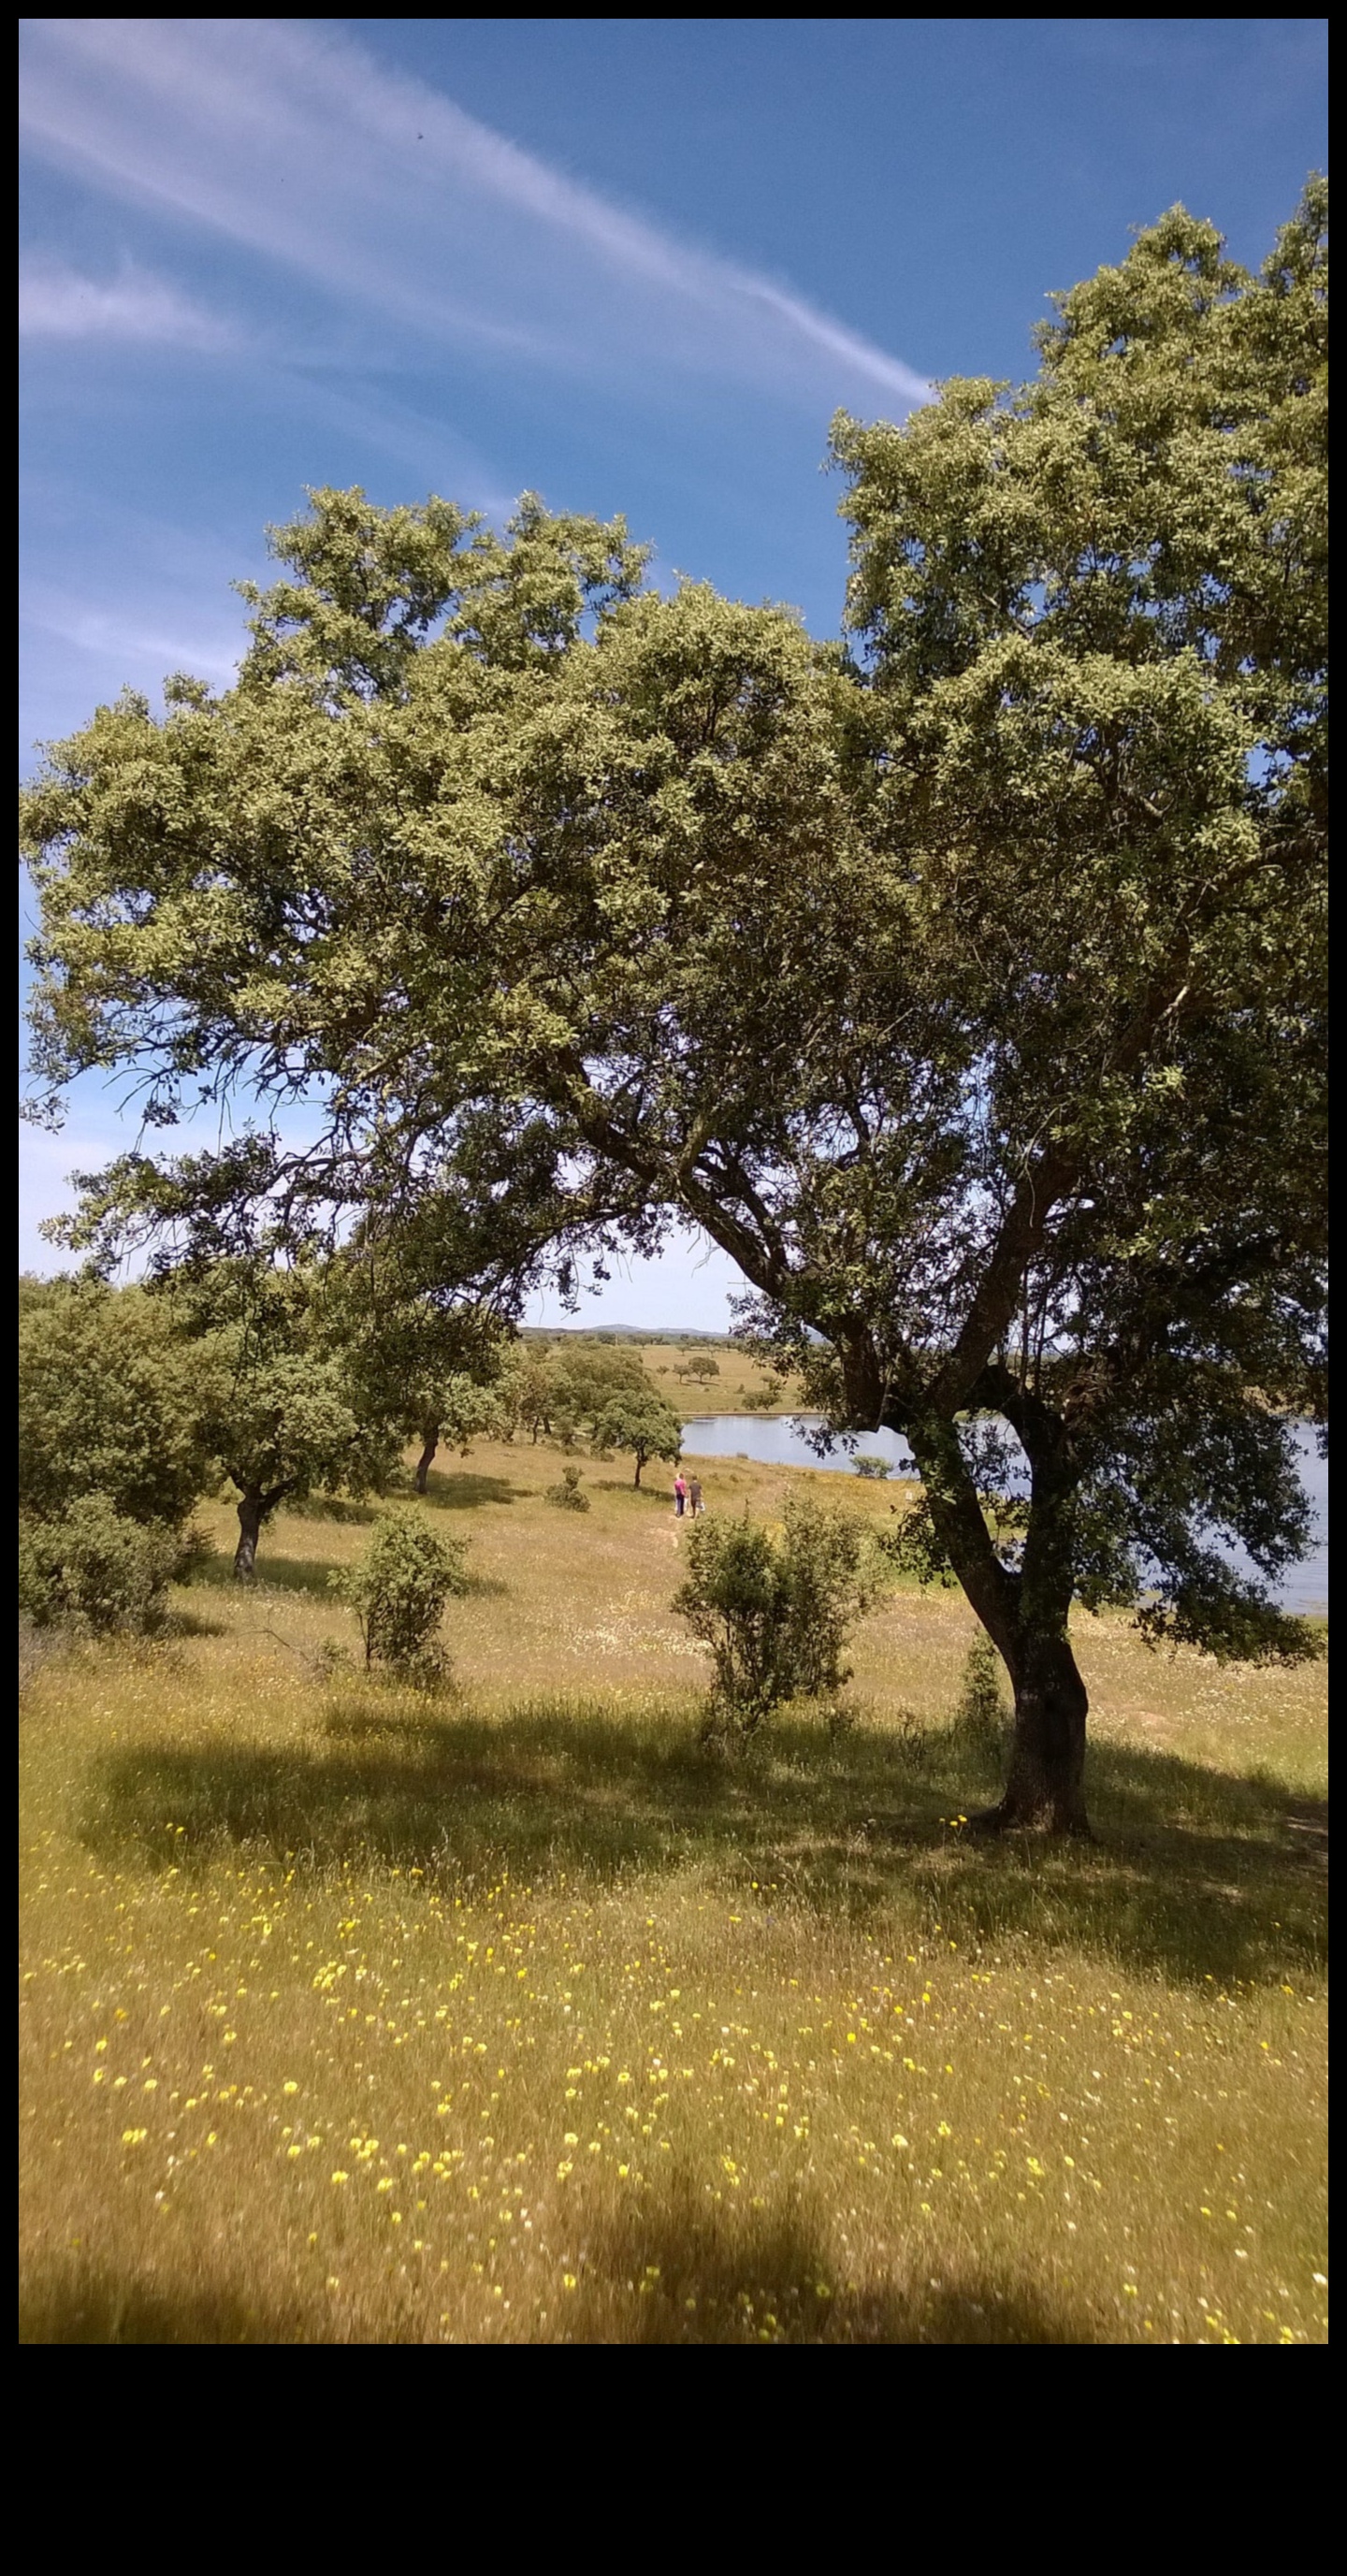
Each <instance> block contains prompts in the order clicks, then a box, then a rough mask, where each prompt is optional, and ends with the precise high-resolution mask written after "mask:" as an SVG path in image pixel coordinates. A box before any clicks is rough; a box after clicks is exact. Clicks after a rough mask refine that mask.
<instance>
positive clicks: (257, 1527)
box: [234, 1494, 263, 1583]
mask: <svg viewBox="0 0 1347 2576" xmlns="http://www.w3.org/2000/svg"><path fill="white" fill-rule="evenodd" d="M262 1519H263V1504H262V1496H261V1495H260V1494H245V1495H244V1496H243V1498H242V1500H241V1502H240V1504H239V1543H238V1546H237V1547H236V1548H235V1550H234V1580H235V1582H236V1583H250V1582H251V1581H252V1576H253V1571H254V1568H255V1566H256V1564H257V1542H258V1540H259V1538H260V1537H261V1535H262Z"/></svg>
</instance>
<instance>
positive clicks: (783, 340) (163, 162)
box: [23, 18, 929, 412]
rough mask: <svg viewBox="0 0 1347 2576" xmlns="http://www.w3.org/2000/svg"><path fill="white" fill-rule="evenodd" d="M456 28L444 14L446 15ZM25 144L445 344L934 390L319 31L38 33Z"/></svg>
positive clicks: (878, 391) (297, 25)
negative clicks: (224, 237)
mask: <svg viewBox="0 0 1347 2576" xmlns="http://www.w3.org/2000/svg"><path fill="white" fill-rule="evenodd" d="M450 23H452V22H450ZM25 58H26V60H25V73H24V85H23V117H24V126H25V132H26V135H27V138H28V140H29V142H30V143H31V144H33V145H35V146H36V147H37V148H39V149H40V150H42V151H43V152H44V153H45V154H47V155H49V156H51V157H54V158H55V159H57V160H58V161H59V162H60V163H62V164H63V165H64V166H65V167H67V168H70V169H75V170H78V171H80V172H81V173H82V174H83V175H84V176H85V177H86V178H93V179H95V180H96V181H98V182H99V183H101V184H102V185H103V186H104V187H105V188H108V189H111V190H113V191H114V192H116V193H118V194H120V195H122V196H123V197H124V198H129V199H132V200H138V201H140V202H141V203H144V204H148V205H150V206H152V207H154V208H157V209H158V210H159V211H160V212H161V213H162V211H163V210H164V209H169V210H171V211H172V212H173V213H174V214H176V215H177V216H178V217H179V218H181V219H184V220H185V221H187V222H189V223H191V224H193V225H198V226H204V227H208V228H210V229H211V230H213V231H215V232H217V233H224V234H225V235H227V236H228V237H229V238H230V239H232V240H233V241H235V242H236V243H238V244H240V245H244V246H246V247H247V248H249V249H251V250H253V251H256V252H260V253H262V254H264V255H266V256H267V257H268V258H270V259H273V260H277V261H280V262H283V263H285V264H286V265H287V266H288V267H290V268H292V269H296V270H298V271H300V272H301V273H302V274H303V275H305V276H306V277H307V278H309V279H310V280H311V281H313V282H315V283H317V284H319V285H320V286H321V287H323V288H324V289H325V290H327V291H328V292H329V293H331V294H335V295H338V296H340V297H342V298H343V299H347V300H349V299H350V298H351V297H352V296H354V297H356V298H358V299H359V300H361V301H362V302H363V303H364V304H365V305H366V306H367V307H368V306H370V305H372V306H374V307H375V308H376V309H377V311H378V313H379V314H380V315H381V316H382V317H383V319H384V321H385V323H387V322H388V321H391V320H393V319H397V320H399V321H400V322H401V323H402V324H403V325H404V326H410V327H411V328H412V329H413V330H415V331H417V332H419V333H421V334H425V335H428V336H430V337H431V338H433V339H436V340H440V341H446V340H447V341H450V342H458V343H460V344H468V345H471V346H475V347H477V348H478V349H479V350H482V351H492V352H494V353H495V354H496V355H497V357H498V358H500V359H501V360H502V361H504V362H507V363H508V362H510V361H516V362H519V363H522V364H525V365H529V366H534V367H537V366H543V367H550V368H554V369H560V370H563V371H567V372H579V371H583V372H585V373H586V374H587V375H589V376H591V377H594V376H596V375H597V376H598V377H599V378H600V379H601V380H603V381H605V382H616V381H627V382H630V381H631V380H633V379H635V380H636V381H637V382H638V383H648V382H649V380H650V377H651V371H652V370H654V371H655V374H656V375H657V376H659V377H661V378H664V379H665V380H667V378H668V376H669V375H670V373H672V374H675V375H684V376H691V377H701V378H707V377H709V378H712V379H715V380H718V381H720V382H728V383H732V384H733V383H738V384H743V385H750V386H754V387H756V388H758V389H759V390H761V391H764V392H768V393H771V394H773V395H775V396H776V397H777V398H779V399H783V400H791V401H794V402H797V403H801V404H805V405H808V406H809V407H811V408H815V409H817V408H819V407H820V406H821V405H827V406H829V407H830V406H831V405H832V404H833V403H836V402H851V403H854V404H856V405H858V406H859V407H862V408H866V409H869V410H873V409H875V408H876V406H883V407H885V408H887V409H890V410H896V411H899V412H906V411H907V410H909V409H910V408H911V407H912V405H913V404H914V403H918V402H921V401H923V400H925V399H926V398H927V395H928V391H929V388H928V387H927V385H926V384H925V382H924V380H923V379H922V378H921V377H920V376H918V375H917V374H915V373H914V372H913V370H912V369H911V368H910V367H907V366H906V365H904V364H903V363H902V361H901V360H899V359H897V358H894V357H891V356H890V355H888V353H887V352H886V351H884V350H882V349H880V348H877V347H876V346H875V345H874V344H873V343H872V342H871V341H869V340H867V339H865V338H864V337H863V336H862V335H861V334H859V333H857V332H854V331H852V330H850V329H849V328H848V327H847V326H846V325H845V324H844V323H842V322H840V321H838V320H837V319H836V318H834V317H833V316H831V315H829V314H827V313H824V312H820V311H819V310H818V309H817V308H816V307H815V306H813V305H812V304H810V303H808V302H807V301H806V300H805V299H804V298H802V297H800V296H798V295H795V294H793V293H792V292H791V291H790V290H789V289H788V288H787V287H786V286H784V285H781V284H779V283H777V282H776V281H774V280H772V279H770V278H767V277H763V276H761V275H759V274H757V273H756V272H754V271H753V270H751V269H748V268H745V267H742V266H739V265H737V264H736V263H734V262H733V261H730V260H726V259H722V258H720V257H718V256H717V255H716V254H715V253H713V252H711V251H708V250H705V249H703V248H700V247H699V246H697V245H696V244H694V243H689V242H685V241H682V240H679V239H678V238H677V237H676V236H675V235H674V234H672V233H671V232H668V231H665V230H662V229H661V228H660V227H658V226H657V225H655V224H653V223H651V222H650V221H648V220H647V219H645V218H644V217H643V216H641V215H639V214H635V213H631V212H628V211H626V210H625V209H623V208H622V207H620V206H617V205H615V204H613V203H611V202H610V201H609V200H608V199H606V198H605V197H603V196H602V195H600V194H599V193H598V192H597V191H596V190H594V189H592V188H590V187H587V186H585V185H583V184H582V183H580V182H578V181H576V180H574V179H571V178H569V177H568V176H566V175H565V174H564V173H563V172H560V171H557V170H555V169H552V168H549V167H548V165H547V164H546V163H544V162H543V161H541V160H539V159H538V158H537V157H536V156H535V155H533V154H531V153H529V152H526V151H523V150H521V149H520V148H519V146H517V145H516V144H513V143H511V142H510V141H509V140H508V139H507V138H506V137H505V136H504V135H501V134H498V133H496V132H495V131H493V130H492V129H491V128H490V127H489V126H486V125H483V124H481V123H480V122H479V121H478V120H477V119H476V118H474V117H471V116H468V115H466V114H465V113H464V112H463V110H462V109H460V108H458V107H457V106H455V104H454V103H453V101H452V100H451V99H449V98H447V97H445V96H443V95H442V94H440V93H439V92H437V91H434V90H432V89H430V88H428V87H427V86H426V85H425V84H424V83H421V82H418V81H414V80H410V79H406V78H403V77H400V76H397V75H394V74H390V73H389V72H387V71H386V70H384V69H383V68H382V67H381V66H380V65H378V64H377V63H376V62H374V61H373V59H372V58H371V57H370V56H368V55H367V54H365V53H364V52H362V51H361V50H360V49H359V48H358V47H357V46H355V45H354V44H352V43H350V42H349V41H347V40H345V39H343V38H339V37H334V36H331V35H329V34H327V33H319V32H318V31H317V29H316V28H315V25H314V22H313V21H311V20H309V21H303V20H301V21H295V20H288V21H286V20H277V19H259V18H250V19H229V18H191V19H181V18H179V19H141V18H41V19H29V20H28V21H26V23H25Z"/></svg>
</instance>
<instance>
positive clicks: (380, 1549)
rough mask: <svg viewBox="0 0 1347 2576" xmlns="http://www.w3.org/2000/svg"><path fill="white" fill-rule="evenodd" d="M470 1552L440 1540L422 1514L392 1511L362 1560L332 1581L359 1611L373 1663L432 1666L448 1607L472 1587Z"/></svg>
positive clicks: (367, 1659)
mask: <svg viewBox="0 0 1347 2576" xmlns="http://www.w3.org/2000/svg"><path fill="white" fill-rule="evenodd" d="M465 1553H466V1551H465V1549H464V1547H463V1544H462V1541H461V1540H459V1539H446V1538H441V1537H439V1536H438V1534H437V1533H436V1532H435V1531H434V1530H432V1529H429V1528H428V1527H427V1525H426V1523H425V1522H424V1521H423V1520H422V1519H421V1517H420V1514H419V1513H417V1512H390V1513H389V1514H388V1515H387V1517H386V1518H385V1519H384V1520H383V1521H381V1523H380V1525H379V1527H378V1529H377V1530H376V1531H375V1533H374V1536H373V1538H372V1539H371V1540H370V1543H369V1546H368V1548H367V1549H366V1551H365V1555H364V1558H363V1560H362V1562H361V1563H360V1564H359V1565H357V1566H354V1567H352V1568H351V1569H350V1571H349V1572H343V1573H340V1574H334V1575H332V1576H331V1577H330V1578H329V1580H330V1581H331V1584H332V1587H333V1590H334V1591H335V1592H338V1593H339V1594H340V1595H341V1598H342V1600H343V1601H345V1602H347V1603H348V1604H349V1606H350V1608H351V1609H352V1610H353V1611H354V1612H355V1615H356V1619H357V1622H358V1624H359V1628H360V1634H361V1636H362V1638H363V1639H364V1644H365V1662H366V1663H367V1664H391V1665H394V1666H396V1667H397V1668H398V1670H400V1671H412V1670H415V1669H418V1668H421V1667H426V1668H428V1667H429V1664H430V1662H431V1661H432V1660H434V1640H435V1631H436V1629H437V1628H438V1627H439V1624H440V1620H441V1618H442V1617H443V1615H444V1605H445V1603H446V1601H447V1600H448V1599H449V1596H450V1594H451V1593H463V1592H466V1591H467V1588H468V1578H467V1575H466V1573H465V1572H464V1556H465Z"/></svg>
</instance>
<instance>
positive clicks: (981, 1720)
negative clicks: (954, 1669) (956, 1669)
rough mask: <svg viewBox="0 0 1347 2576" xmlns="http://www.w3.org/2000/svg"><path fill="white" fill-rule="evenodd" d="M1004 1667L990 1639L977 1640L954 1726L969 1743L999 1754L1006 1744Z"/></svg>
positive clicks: (966, 1668)
mask: <svg viewBox="0 0 1347 2576" xmlns="http://www.w3.org/2000/svg"><path fill="white" fill-rule="evenodd" d="M1003 1669H1004V1667H1003V1666H1002V1662H1001V1658H1000V1656H999V1655H998V1653H997V1651H996V1648H995V1646H994V1645H993V1644H992V1641H991V1639H990V1637H988V1636H978V1637H976V1638H975V1639H974V1641H973V1643H972V1645H971V1646H970V1647H969V1649H968V1655H967V1660H966V1661H965V1664H964V1668H963V1680H962V1684H961V1687H960V1691H959V1702H958V1706H957V1708H956V1709H955V1712H954V1723H955V1726H956V1727H957V1728H958V1730H959V1733H960V1734H961V1735H964V1736H966V1737H967V1738H968V1740H969V1742H970V1743H972V1744H975V1745H980V1746H982V1747H984V1748H985V1750H986V1751H987V1752H988V1753H994V1754H999V1753H1000V1751H1001V1748H1002V1745H1003V1744H1004V1742H1005V1733H1006V1725H1007V1721H1008V1719H1009V1715H1010V1712H1009V1709H1008V1707H1007V1704H1006V1697H1005V1693H1004V1691H1003V1689H1002V1687H1001V1674H1002V1671H1003Z"/></svg>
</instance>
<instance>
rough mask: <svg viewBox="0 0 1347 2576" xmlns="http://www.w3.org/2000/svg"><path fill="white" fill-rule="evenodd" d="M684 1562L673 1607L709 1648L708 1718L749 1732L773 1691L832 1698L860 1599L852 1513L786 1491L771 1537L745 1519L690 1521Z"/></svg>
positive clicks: (770, 1703)
mask: <svg viewBox="0 0 1347 2576" xmlns="http://www.w3.org/2000/svg"><path fill="white" fill-rule="evenodd" d="M687 1563H688V1572H687V1578H686V1580H685V1582H684V1583H683V1584H682V1585H681V1587H680V1589H679V1590H678V1591H677V1592H676V1593H675V1595H674V1602H673V1606H674V1608H675V1610H677V1611H678V1612H679V1614H680V1615H681V1617H683V1618H685V1619H686V1620H687V1622H688V1624H689V1626H690V1627H691V1629H692V1632H693V1634H694V1636H696V1637H699V1638H700V1639H701V1641H702V1643H703V1644H704V1645H706V1646H709V1647H710V1650H711V1659H712V1663H713V1664H714V1667H715V1682H714V1685H713V1688H712V1717H713V1721H715V1720H721V1721H723V1723H724V1724H725V1725H726V1726H727V1727H728V1728H729V1729H731V1730H732V1731H733V1732H736V1733H738V1734H741V1735H751V1734H752V1733H753V1731H754V1729H755V1728H756V1727H757V1726H759V1725H760V1724H761V1722H762V1720H763V1718H764V1717H766V1716H767V1714H768V1712H769V1710H771V1709H773V1708H776V1707H779V1706H780V1704H781V1702H782V1701H783V1700H788V1699H801V1698H809V1699H829V1700H832V1701H834V1702H835V1701H836V1699H837V1696H838V1694H839V1692H840V1691H841V1690H842V1688H843V1685H844V1684H845V1683H846V1682H847V1681H848V1680H849V1679H850V1674H849V1672H848V1670H847V1668H846V1667H845V1666H844V1665H843V1663H842V1659H841V1658H842V1648H843V1645H844V1644H845V1641H846V1636H847V1632H848V1630H849V1629H850V1628H851V1627H852V1626H853V1625H854V1623H855V1621H856V1619H857V1618H858V1617H859V1616H860V1613H861V1611H862V1610H863V1609H864V1608H865V1606H866V1602H867V1599H868V1586H867V1582H866V1577H865V1573H864V1571H863V1534H862V1532H861V1531H860V1529H859V1528H858V1527H857V1525H856V1523H855V1522H854V1521H851V1520H849V1519H846V1518H844V1517H843V1516H842V1515H840V1514H838V1513H834V1512H829V1511H826V1510H824V1509H823V1508H822V1507H821V1506H820V1505H819V1504H817V1503H816V1502H814V1501H813V1500H812V1498H811V1497H809V1496H805V1495H800V1496H793V1497H792V1499H791V1500H790V1502H788V1503H787V1505H786V1513H785V1526H784V1529H783V1532H782V1535H781V1537H780V1539H776V1538H774V1537H773V1536H772V1534H771V1532H770V1531H769V1530H765V1529H763V1528H761V1527H759V1526H757V1525H756V1524H754V1523H753V1522H751V1521H749V1520H747V1519H745V1520H742V1521H705V1520H699V1521H694V1523H693V1525H692V1529H691V1531H690V1532H689V1535H688V1543H687Z"/></svg>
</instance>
